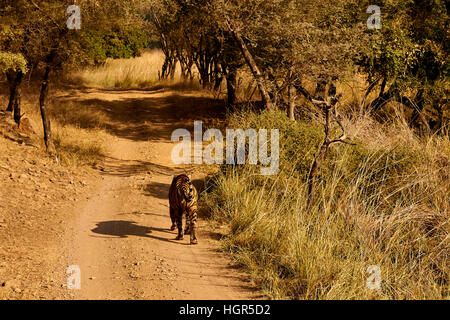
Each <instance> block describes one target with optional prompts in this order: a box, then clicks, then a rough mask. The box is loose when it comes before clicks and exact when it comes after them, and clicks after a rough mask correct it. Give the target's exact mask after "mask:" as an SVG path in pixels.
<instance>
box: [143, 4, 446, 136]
mask: <svg viewBox="0 0 450 320" xmlns="http://www.w3.org/2000/svg"><path fill="white" fill-rule="evenodd" d="M151 2H152V7H151V9H150V11H149V12H150V13H149V17H150V19H151V21H152V22H153V23H154V25H155V27H156V30H157V33H158V34H159V36H160V43H161V46H162V48H163V50H164V52H165V54H166V57H167V60H166V64H165V65H164V67H163V70H162V77H167V76H170V75H171V74H173V69H174V68H175V65H176V62H177V61H179V62H180V63H181V66H182V70H183V73H185V72H187V73H191V68H192V66H193V65H194V64H195V65H196V67H197V69H198V72H199V74H200V79H201V82H202V83H203V84H204V86H211V85H213V84H214V85H215V87H216V88H217V86H218V85H219V84H220V81H221V80H222V79H223V78H224V77H225V78H227V79H228V78H231V79H230V81H229V83H228V84H229V85H228V89H229V101H231V103H230V104H233V103H234V101H235V97H234V96H233V94H234V92H235V83H234V79H233V75H234V72H235V70H236V69H238V68H240V67H241V66H242V65H243V63H246V64H247V65H248V67H249V69H250V70H251V71H252V73H253V75H254V77H255V80H256V82H257V83H258V87H259V89H260V93H261V98H262V99H263V102H264V104H265V105H266V107H268V108H272V104H275V105H278V106H283V105H285V106H288V105H289V106H290V109H291V110H290V112H289V114H290V116H291V117H293V111H292V109H293V107H294V106H295V101H294V100H295V96H296V94H297V93H298V94H299V95H302V96H304V97H305V98H306V99H307V100H309V101H310V102H312V99H314V100H319V101H320V100H323V99H324V98H325V95H326V89H327V88H330V87H331V88H332V91H333V94H334V91H335V90H334V88H335V87H336V86H337V85H338V84H339V83H343V82H346V81H348V80H349V79H352V78H354V77H355V75H356V74H357V73H358V74H360V75H362V76H364V78H365V79H366V82H367V84H366V87H367V94H366V97H365V99H364V101H363V103H361V105H360V109H361V110H360V113H361V114H364V113H365V112H366V111H369V112H376V111H378V110H380V109H381V108H382V107H383V106H385V105H386V104H387V103H388V102H391V101H395V102H398V103H401V104H402V105H403V106H404V107H405V108H406V109H407V110H408V113H410V114H411V116H410V122H411V124H414V125H416V124H418V122H421V123H422V125H431V126H432V127H434V128H440V127H441V126H442V125H443V122H444V121H445V120H448V114H447V113H448V110H447V109H448V98H447V96H448V77H449V63H448V51H449V50H448V49H449V48H448V43H449V41H448V40H449V36H448V32H447V31H446V30H448V24H449V19H448V9H449V8H448V4H447V3H446V2H445V1H440V0H437V1H422V0H401V1H386V0H384V1H378V3H377V5H378V6H379V7H380V8H381V29H369V28H368V26H367V23H366V22H367V20H368V18H369V16H370V14H368V13H367V12H366V10H367V8H368V7H369V5H371V4H372V3H371V2H369V1H354V0H338V1H333V3H332V4H330V3H329V2H328V1H309V0H271V1H262V0H245V1H227V0H208V1H195V0H167V1H166V0H164V1H159V0H154V1H151ZM241 53H242V54H241ZM230 75H231V76H230ZM311 83H312V84H313V85H312V86H311ZM307 84H310V85H309V86H308V85H307ZM306 87H309V88H310V89H309V90H307V89H306ZM294 88H295V89H294ZM333 94H332V95H333ZM369 96H370V97H371V99H370V100H369V98H368V97H369Z"/></svg>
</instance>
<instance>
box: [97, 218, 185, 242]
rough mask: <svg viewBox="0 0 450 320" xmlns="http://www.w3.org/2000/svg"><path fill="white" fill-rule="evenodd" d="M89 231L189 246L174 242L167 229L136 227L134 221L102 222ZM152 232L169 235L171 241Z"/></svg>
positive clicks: (174, 235) (173, 234)
mask: <svg viewBox="0 0 450 320" xmlns="http://www.w3.org/2000/svg"><path fill="white" fill-rule="evenodd" d="M91 231H92V232H93V233H96V234H101V235H106V236H115V237H119V238H128V237H129V236H137V237H144V238H151V239H155V240H160V241H165V242H171V243H177V244H181V245H190V244H189V243H183V242H181V241H178V240H175V237H176V233H173V232H170V230H169V229H163V228H154V227H144V226H140V225H137V224H136V222H134V221H125V220H113V221H102V222H99V223H97V226H96V227H95V228H94V229H92V230H91ZM153 231H158V232H165V233H169V234H171V235H172V236H173V239H171V238H165V237H160V236H156V235H152V234H151V233H152V232H153Z"/></svg>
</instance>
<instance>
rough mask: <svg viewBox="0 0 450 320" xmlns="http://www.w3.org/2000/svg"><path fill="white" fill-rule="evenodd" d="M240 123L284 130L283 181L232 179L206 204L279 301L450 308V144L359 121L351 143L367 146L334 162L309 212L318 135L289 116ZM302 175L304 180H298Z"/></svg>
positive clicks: (250, 172) (248, 117)
mask: <svg viewBox="0 0 450 320" xmlns="http://www.w3.org/2000/svg"><path fill="white" fill-rule="evenodd" d="M283 119H285V120H283ZM230 123H231V125H232V126H236V127H242V128H246V127H265V128H273V127H278V128H279V129H280V143H281V145H280V149H281V150H280V152H281V158H280V165H281V167H280V169H281V170H280V172H279V173H278V175H276V176H273V177H261V176H259V175H258V172H259V169H258V168H255V167H252V166H244V167H239V168H234V169H230V168H224V171H223V172H222V173H221V174H220V175H218V176H217V177H216V182H215V188H214V190H213V191H212V192H211V193H209V194H207V195H206V196H205V197H204V199H203V201H204V203H205V204H206V205H207V206H208V207H209V209H210V210H211V212H212V217H213V219H214V221H216V222H218V223H226V224H228V225H229V226H230V230H231V231H230V234H229V236H228V237H227V238H226V240H224V241H223V247H224V249H225V250H227V251H229V252H232V253H233V254H234V257H235V259H236V261H237V262H238V263H239V264H241V265H243V266H245V267H246V268H247V270H248V271H249V273H250V274H251V277H252V279H253V280H254V281H256V282H257V283H258V284H259V285H260V286H261V287H262V288H263V289H264V290H265V292H266V293H267V294H268V295H269V296H271V297H273V298H276V299H284V298H290V299H448V298H449V297H450V291H449V284H450V271H449V254H450V206H449V196H448V195H449V194H450V183H449V181H450V143H449V139H448V136H429V137H426V138H421V139H419V138H417V137H416V136H415V135H414V134H413V133H412V132H411V130H410V129H409V128H407V127H405V126H403V124H402V122H398V123H396V122H391V123H390V124H389V125H387V124H386V125H385V126H382V125H380V124H378V123H376V122H375V121H373V120H371V119H370V118H366V119H362V120H360V121H354V122H353V123H352V124H351V127H350V128H349V132H350V134H351V135H352V137H353V140H354V141H358V146H356V147H352V146H350V147H349V146H343V145H341V146H338V147H337V148H335V149H334V151H333V152H332V154H330V157H329V159H328V161H327V162H326V164H325V167H324V168H323V170H322V171H321V173H320V174H321V181H322V183H321V184H320V185H319V186H318V188H317V190H316V192H317V195H318V197H317V198H318V201H317V202H316V203H315V205H314V206H313V208H312V209H310V210H307V209H306V200H307V192H306V185H305V180H304V177H305V175H306V172H304V171H305V170H307V167H305V166H304V165H302V161H303V160H302V159H307V160H308V161H307V162H308V163H310V162H309V161H310V158H309V156H308V153H310V152H312V153H314V152H316V151H317V147H311V146H313V145H314V142H312V143H311V141H309V140H312V141H315V140H317V142H318V143H320V140H321V137H320V135H319V136H318V135H317V131H316V130H315V126H317V124H313V123H301V122H299V123H295V124H293V123H292V122H291V121H289V120H287V119H286V117H285V115H284V114H283V113H279V114H275V115H274V114H271V115H267V114H265V113H263V114H262V115H255V114H251V113H250V114H248V113H247V114H244V115H243V116H242V115H241V116H236V115H235V116H232V119H231V120H230ZM347 124H348V125H350V122H349V121H347ZM319 128H320V127H319ZM292 137H294V138H295V139H292ZM299 140H300V141H299ZM316 145H317V143H316ZM310 148H313V150H310ZM290 151H292V152H293V153H294V154H296V156H292V153H291V152H290ZM292 160H296V161H297V163H296V164H294V165H293V164H292V162H296V161H292ZM298 164H300V167H301V168H302V170H301V171H300V172H295V171H293V170H292V168H293V166H297V165H298ZM257 170H258V171H257ZM371 265H377V266H379V267H380V269H381V280H382V282H381V290H370V289H368V288H367V286H366V281H367V279H368V277H369V274H367V268H368V267H369V266H371Z"/></svg>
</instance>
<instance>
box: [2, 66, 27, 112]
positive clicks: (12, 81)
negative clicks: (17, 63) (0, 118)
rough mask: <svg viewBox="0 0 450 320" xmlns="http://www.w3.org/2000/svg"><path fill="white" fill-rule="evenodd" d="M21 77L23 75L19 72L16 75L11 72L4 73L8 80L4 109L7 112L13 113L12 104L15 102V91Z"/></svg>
mask: <svg viewBox="0 0 450 320" xmlns="http://www.w3.org/2000/svg"><path fill="white" fill-rule="evenodd" d="M22 77H23V74H22V72H21V71H18V72H16V73H15V72H13V71H9V72H7V73H6V78H7V79H8V83H9V101H8V107H7V108H6V111H8V112H13V111H14V102H15V101H16V94H17V89H18V87H19V86H20V83H21V82H22Z"/></svg>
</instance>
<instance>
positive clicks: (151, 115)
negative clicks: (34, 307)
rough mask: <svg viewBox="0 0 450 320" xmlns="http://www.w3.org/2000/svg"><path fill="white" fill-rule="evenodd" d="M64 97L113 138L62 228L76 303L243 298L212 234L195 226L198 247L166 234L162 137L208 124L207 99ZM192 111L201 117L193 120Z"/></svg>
mask: <svg viewBox="0 0 450 320" xmlns="http://www.w3.org/2000/svg"><path fill="white" fill-rule="evenodd" d="M59 98H60V99H61V100H62V101H63V100H64V99H68V100H71V99H76V100H77V101H81V102H82V103H84V104H85V105H86V106H87V107H89V106H95V108H97V109H99V110H101V111H102V112H104V113H105V114H106V115H107V116H108V119H109V120H108V123H107V129H108V131H109V132H110V133H111V134H112V135H113V136H114V141H113V142H112V143H111V144H110V146H109V148H108V149H109V150H108V158H107V160H106V163H105V164H104V167H103V168H101V178H100V179H97V180H98V181H97V182H96V184H97V186H96V187H95V188H93V190H96V191H95V192H94V194H92V195H90V196H89V198H88V199H85V200H83V201H81V202H79V203H78V204H77V205H76V208H75V210H74V212H73V215H72V216H73V221H72V226H71V227H70V228H67V231H66V235H65V240H64V245H65V248H66V249H65V252H66V254H65V255H66V257H65V260H66V263H67V266H69V265H78V266H79V267H80V270H81V289H80V290H71V296H72V298H75V299H252V298H256V297H257V292H255V290H254V289H252V287H251V285H250V283H249V282H248V281H247V280H246V276H245V275H244V274H243V273H242V272H239V271H238V270H236V268H233V267H232V265H231V263H230V260H229V258H228V257H227V256H226V255H225V254H223V253H220V252H218V246H219V245H218V241H217V234H216V233H215V232H214V231H211V230H208V228H207V227H206V225H205V222H204V221H200V232H199V244H198V245H196V246H192V245H189V237H185V240H184V241H175V240H174V238H175V236H176V234H175V232H171V231H169V227H170V218H169V215H168V213H169V208H168V198H167V194H168V189H169V186H170V183H171V175H173V174H178V173H182V172H184V170H185V169H187V170H189V171H194V173H193V175H194V179H198V178H201V177H202V174H201V173H197V172H196V171H195V168H184V167H178V166H176V165H174V164H173V163H172V161H171V158H170V154H171V150H172V147H173V143H172V142H171V141H170V136H171V133H172V131H173V130H174V129H176V128H187V129H190V128H191V127H192V125H193V119H194V118H196V117H197V118H196V119H200V120H201V119H202V118H204V119H205V120H206V119H208V118H213V117H214V116H215V115H216V114H217V112H219V111H217V109H216V110H215V109H214V103H213V100H211V101H209V99H208V98H206V97H204V98H198V97H195V96H194V95H192V96H190V95H189V94H183V95H180V94H177V93H175V92H171V91H163V90H160V91H153V92H145V91H100V90H92V89H90V90H85V91H74V92H71V93H70V94H67V95H65V96H61V97H59ZM200 115H201V116H200Z"/></svg>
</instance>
